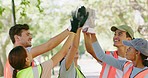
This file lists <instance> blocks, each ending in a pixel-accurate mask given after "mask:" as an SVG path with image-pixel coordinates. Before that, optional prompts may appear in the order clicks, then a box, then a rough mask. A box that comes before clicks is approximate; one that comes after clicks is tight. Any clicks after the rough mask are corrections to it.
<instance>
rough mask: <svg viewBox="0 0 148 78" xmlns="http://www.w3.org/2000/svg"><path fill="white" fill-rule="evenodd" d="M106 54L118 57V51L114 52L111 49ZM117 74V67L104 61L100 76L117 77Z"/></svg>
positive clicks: (101, 77)
mask: <svg viewBox="0 0 148 78" xmlns="http://www.w3.org/2000/svg"><path fill="white" fill-rule="evenodd" d="M106 54H107V55H110V56H113V57H114V58H116V59H118V55H117V51H114V52H113V54H112V53H111V52H110V51H106ZM115 76H116V68H115V67H113V66H110V65H108V64H106V63H104V62H103V64H102V70H101V72H100V77H99V78H115Z"/></svg>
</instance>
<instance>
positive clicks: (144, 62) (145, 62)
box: [140, 53, 148, 67]
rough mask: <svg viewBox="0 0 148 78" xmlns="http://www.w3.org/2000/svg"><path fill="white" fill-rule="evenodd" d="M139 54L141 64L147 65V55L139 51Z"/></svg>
mask: <svg viewBox="0 0 148 78" xmlns="http://www.w3.org/2000/svg"><path fill="white" fill-rule="evenodd" d="M140 56H141V59H142V64H143V65H144V66H147V67H148V60H147V57H148V56H145V55H144V54H142V53H140Z"/></svg>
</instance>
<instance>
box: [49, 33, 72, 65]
mask: <svg viewBox="0 0 148 78" xmlns="http://www.w3.org/2000/svg"><path fill="white" fill-rule="evenodd" d="M74 36H75V33H72V32H71V33H70V35H69V37H68V39H67V40H66V42H65V44H64V45H63V47H62V49H61V50H60V51H59V52H58V53H57V54H55V55H54V56H53V57H52V58H51V59H52V60H53V66H55V65H56V64H57V63H58V62H59V61H60V60H61V59H62V58H63V57H64V56H65V55H66V54H67V52H68V50H69V47H70V45H71V44H72V41H73V39H74Z"/></svg>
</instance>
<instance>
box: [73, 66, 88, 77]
mask: <svg viewBox="0 0 148 78" xmlns="http://www.w3.org/2000/svg"><path fill="white" fill-rule="evenodd" d="M75 69H76V78H86V77H85V76H84V74H83V73H82V72H81V70H80V69H79V68H78V67H75Z"/></svg>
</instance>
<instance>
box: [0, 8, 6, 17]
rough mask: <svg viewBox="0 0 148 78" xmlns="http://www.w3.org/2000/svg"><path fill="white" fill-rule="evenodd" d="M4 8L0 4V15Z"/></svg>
mask: <svg viewBox="0 0 148 78" xmlns="http://www.w3.org/2000/svg"><path fill="white" fill-rule="evenodd" d="M4 10H5V9H4V8H3V7H2V6H0V15H2V13H3V12H4Z"/></svg>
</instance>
